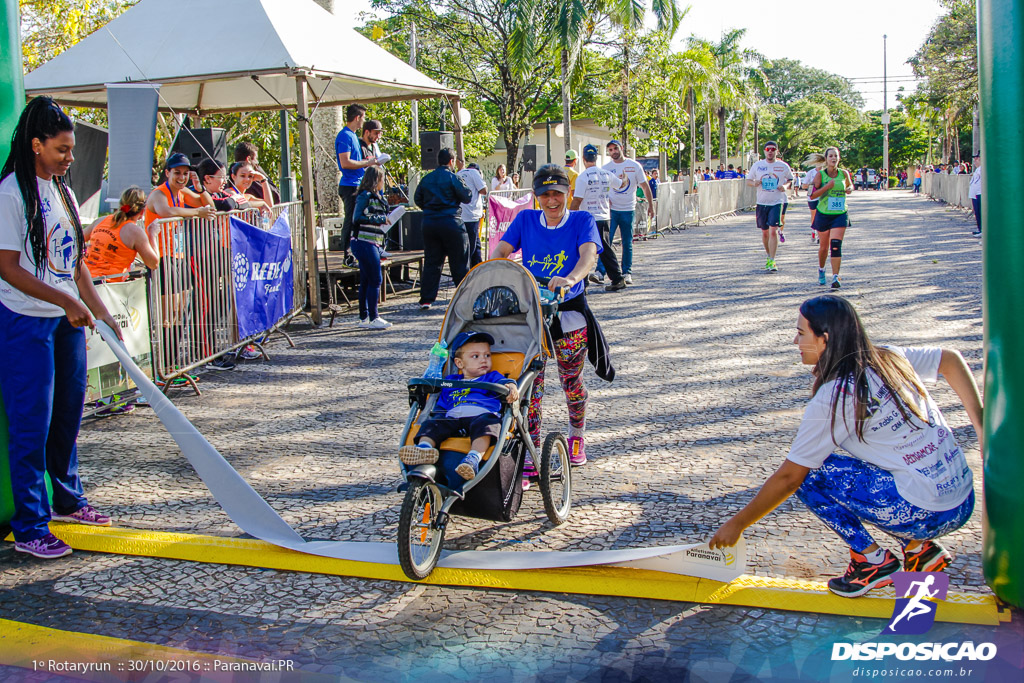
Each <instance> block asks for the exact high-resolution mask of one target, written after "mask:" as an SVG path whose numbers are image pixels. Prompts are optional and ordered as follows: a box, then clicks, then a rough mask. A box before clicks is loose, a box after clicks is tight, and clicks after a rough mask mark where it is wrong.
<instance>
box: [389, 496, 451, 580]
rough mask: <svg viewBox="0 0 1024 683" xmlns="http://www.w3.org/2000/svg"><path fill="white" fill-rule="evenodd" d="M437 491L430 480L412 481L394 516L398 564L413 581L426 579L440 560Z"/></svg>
mask: <svg viewBox="0 0 1024 683" xmlns="http://www.w3.org/2000/svg"><path fill="white" fill-rule="evenodd" d="M442 502H443V499H442V496H441V490H440V489H439V488H438V487H437V485H436V484H434V483H433V482H431V481H426V480H424V479H418V480H414V481H412V482H411V483H410V485H409V488H408V490H407V491H406V492H405V499H404V500H403V501H402V512H401V514H400V515H399V517H398V561H399V563H400V564H401V565H402V571H403V572H405V575H406V576H408V577H409V578H410V579H413V580H414V581H419V580H421V579H425V578H427V577H428V576H430V573H431V572H433V571H434V567H436V566H437V560H438V559H439V558H440V557H441V545H442V544H443V542H444V526H443V524H441V523H440V515H441V504H442Z"/></svg>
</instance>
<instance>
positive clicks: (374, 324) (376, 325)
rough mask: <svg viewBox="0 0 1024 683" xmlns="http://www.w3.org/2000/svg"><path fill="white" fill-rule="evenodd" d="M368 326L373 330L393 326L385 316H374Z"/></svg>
mask: <svg viewBox="0 0 1024 683" xmlns="http://www.w3.org/2000/svg"><path fill="white" fill-rule="evenodd" d="M366 327H367V328H369V329H371V330H386V329H388V328H389V327H391V323H389V322H388V321H387V320H385V319H384V318H374V319H373V320H372V321H371V322H369V323H367V324H366Z"/></svg>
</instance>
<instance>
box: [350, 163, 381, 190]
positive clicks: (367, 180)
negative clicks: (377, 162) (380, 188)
mask: <svg viewBox="0 0 1024 683" xmlns="http://www.w3.org/2000/svg"><path fill="white" fill-rule="evenodd" d="M383 177H384V171H382V170H381V168H380V166H368V167H367V169H366V173H364V174H363V179H362V180H360V181H359V187H358V188H357V189H356V192H365V191H366V190H369V191H370V192H373V193H374V194H377V185H378V184H379V183H380V181H381V178H383Z"/></svg>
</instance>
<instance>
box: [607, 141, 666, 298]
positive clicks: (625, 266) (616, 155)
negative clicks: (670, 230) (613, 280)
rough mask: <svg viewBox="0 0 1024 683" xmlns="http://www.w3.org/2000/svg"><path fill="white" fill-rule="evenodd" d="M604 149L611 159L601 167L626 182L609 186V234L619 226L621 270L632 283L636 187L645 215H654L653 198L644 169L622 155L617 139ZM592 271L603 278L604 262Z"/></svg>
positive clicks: (611, 236)
mask: <svg viewBox="0 0 1024 683" xmlns="http://www.w3.org/2000/svg"><path fill="white" fill-rule="evenodd" d="M606 151H607V152H608V156H610V157H611V158H612V160H611V162H609V163H607V164H605V166H604V170H606V171H610V172H611V173H612V174H613V175H615V176H618V177H619V178H621V179H622V180H624V181H626V184H624V185H623V186H622V187H620V188H619V189H612V193H611V202H610V203H611V219H610V220H611V228H610V231H609V236H610V238H611V239H612V240H614V239H615V229H616V228H618V229H619V234H620V235H621V236H622V272H623V276H624V277H625V279H626V284H628V285H631V284H633V275H632V272H633V213H634V212H635V210H636V189H637V188H638V187H639V188H641V189H642V190H643V193H644V197H646V198H647V216H648V217H649V218H654V198H653V197H652V196H651V188H650V186H649V185H648V184H647V174H646V173H644V168H643V166H641V165H640V164H639V163H637V162H636V161H634V160H633V159H627V158H626V155H625V152H624V151H623V149H622V143H621V142H619V141H618V140H612V141H611V142H609V143H608V146H607V150H606ZM595 272H596V274H597V275H598V278H596V279H597V282H601V281H603V280H604V275H605V271H604V264H603V263H598V264H597V270H596V271H595ZM592 280H593V278H592Z"/></svg>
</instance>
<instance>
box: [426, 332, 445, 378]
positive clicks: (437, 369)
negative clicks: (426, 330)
mask: <svg viewBox="0 0 1024 683" xmlns="http://www.w3.org/2000/svg"><path fill="white" fill-rule="evenodd" d="M446 360H448V343H447V342H444V341H439V342H436V343H435V344H434V345H433V346H432V347H431V348H430V364H429V365H427V371H426V372H424V373H423V377H424V378H425V379H441V378H442V377H443V373H444V362H445V361H446Z"/></svg>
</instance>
